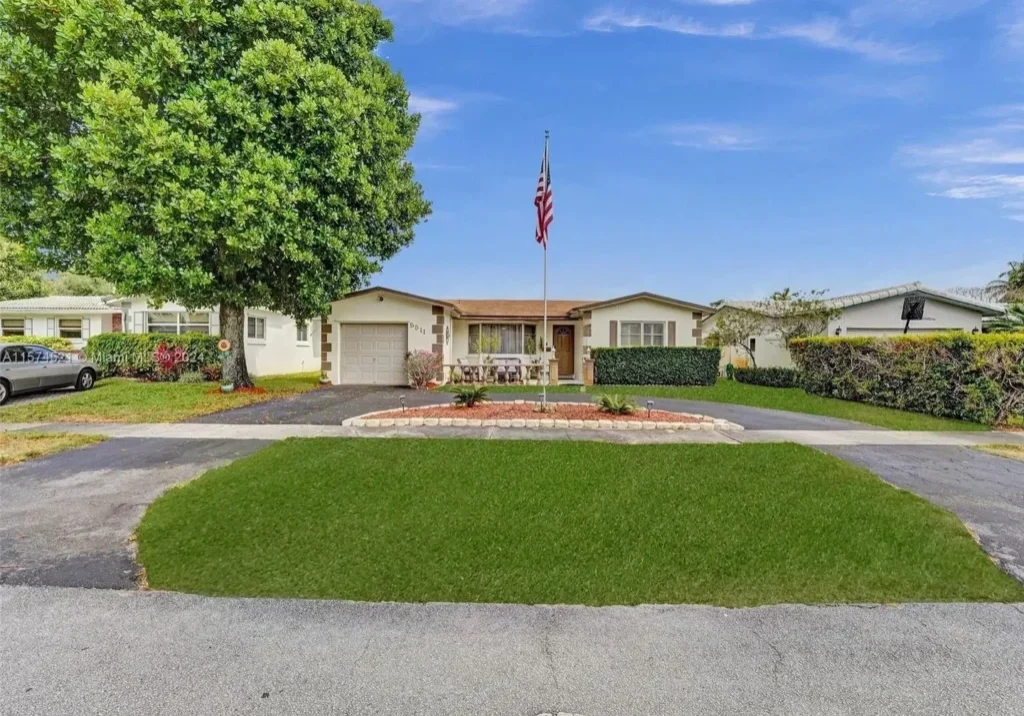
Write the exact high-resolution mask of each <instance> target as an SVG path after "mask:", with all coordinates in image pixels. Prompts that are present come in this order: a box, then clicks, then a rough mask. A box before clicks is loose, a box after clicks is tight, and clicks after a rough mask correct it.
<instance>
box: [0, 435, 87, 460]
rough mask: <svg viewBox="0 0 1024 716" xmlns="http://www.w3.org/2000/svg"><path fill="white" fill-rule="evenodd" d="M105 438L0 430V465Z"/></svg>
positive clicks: (72, 448) (78, 446)
mask: <svg viewBox="0 0 1024 716" xmlns="http://www.w3.org/2000/svg"><path fill="white" fill-rule="evenodd" d="M104 440H106V438H105V437H103V436H102V435H69V434H65V433H6V432H0V467H6V466H9V465H17V464H18V463H19V462H24V461H25V460H32V459H33V458H37V457H43V456H44V455H53V454H54V453H58V452H64V451H65V450H74V449H75V448H80V447H85V446H86V445H92V444H93V443H98V442H103V441H104Z"/></svg>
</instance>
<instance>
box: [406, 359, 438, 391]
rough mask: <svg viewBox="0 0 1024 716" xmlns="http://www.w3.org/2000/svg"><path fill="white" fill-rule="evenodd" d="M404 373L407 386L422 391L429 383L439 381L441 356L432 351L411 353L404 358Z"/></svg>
mask: <svg viewBox="0 0 1024 716" xmlns="http://www.w3.org/2000/svg"><path fill="white" fill-rule="evenodd" d="M405 372H406V373H407V374H408V376H409V385H411V386H412V387H413V388H415V389H416V390H422V389H424V388H426V387H427V383H429V382H430V381H432V380H440V379H441V356H440V355H438V354H437V353H434V352H432V351H412V352H411V353H409V354H407V355H406V356H405Z"/></svg>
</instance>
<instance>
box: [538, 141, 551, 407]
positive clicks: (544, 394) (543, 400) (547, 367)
mask: <svg viewBox="0 0 1024 716" xmlns="http://www.w3.org/2000/svg"><path fill="white" fill-rule="evenodd" d="M550 140H551V133H550V132H549V131H548V130H546V129H545V130H544V163H545V165H548V164H549V162H550V159H549V157H548V143H549V142H550ZM545 169H547V167H545ZM547 344H548V242H547V236H545V237H544V340H542V341H541V345H543V346H544V351H543V353H542V354H541V355H542V356H543V360H544V380H543V381H541V382H542V383H544V385H543V386H541V399H540V402H541V405H542V406H543V407H545V408H546V407H547V404H548V381H549V380H550V376H549V375H548V373H549V372H550V371H551V368H550V366H551V361H550V360H549V359H548V350H547V348H548V345H547Z"/></svg>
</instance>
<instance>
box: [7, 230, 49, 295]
mask: <svg viewBox="0 0 1024 716" xmlns="http://www.w3.org/2000/svg"><path fill="white" fill-rule="evenodd" d="M44 293H45V290H44V288H43V276H42V273H41V272H40V271H39V270H38V269H36V267H35V266H33V265H32V261H31V257H30V256H29V255H28V252H27V251H25V249H24V248H22V247H21V246H19V245H18V244H14V243H11V242H10V241H6V240H4V239H3V238H0V301H10V300H13V299H18V298H33V297H35V296H42V295H43V294H44Z"/></svg>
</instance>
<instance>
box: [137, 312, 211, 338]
mask: <svg viewBox="0 0 1024 716" xmlns="http://www.w3.org/2000/svg"><path fill="white" fill-rule="evenodd" d="M146 329H147V331H148V332H149V333H164V334H168V335H180V334H182V333H205V334H207V335H209V333H210V314H209V313H183V312H181V311H150V312H149V313H148V314H147V317H146Z"/></svg>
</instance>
